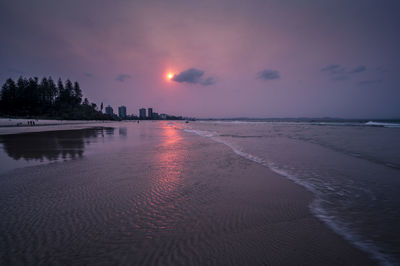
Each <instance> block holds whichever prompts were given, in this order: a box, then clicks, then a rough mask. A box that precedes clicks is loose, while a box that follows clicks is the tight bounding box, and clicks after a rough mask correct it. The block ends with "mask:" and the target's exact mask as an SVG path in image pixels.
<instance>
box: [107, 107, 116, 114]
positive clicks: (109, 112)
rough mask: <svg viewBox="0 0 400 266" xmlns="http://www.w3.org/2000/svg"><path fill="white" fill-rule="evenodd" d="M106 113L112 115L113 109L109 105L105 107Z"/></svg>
mask: <svg viewBox="0 0 400 266" xmlns="http://www.w3.org/2000/svg"><path fill="white" fill-rule="evenodd" d="M106 114H107V115H114V110H113V109H112V107H111V106H107V107H106Z"/></svg>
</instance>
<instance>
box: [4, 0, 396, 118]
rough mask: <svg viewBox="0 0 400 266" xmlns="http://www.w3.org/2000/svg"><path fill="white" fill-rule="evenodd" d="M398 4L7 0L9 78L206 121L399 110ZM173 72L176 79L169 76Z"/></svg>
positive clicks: (134, 109) (359, 0) (391, 114)
mask: <svg viewBox="0 0 400 266" xmlns="http://www.w3.org/2000/svg"><path fill="white" fill-rule="evenodd" d="M399 14H400V1H398V0H353V1H349V0H335V1H328V0H326V1H323V0H296V1H295V0H272V1H269V0H246V1H244V0H241V1H237V0H201V1H199V0H197V1H191V0H160V1H153V0H146V1H144V0H143V1H129V0H113V1H106V0H96V1H91V0H68V1H54V0H35V1H32V0H12V1H11V0H2V1H0V82H1V84H3V83H4V82H5V80H6V79H7V78H10V77H11V78H15V79H16V78H18V77H19V76H21V75H22V76H24V77H32V76H37V77H39V78H42V77H44V76H51V77H53V79H58V78H59V77H61V78H62V79H63V80H66V79H71V80H72V81H78V82H79V83H80V85H81V88H82V90H83V92H84V97H87V98H89V100H90V101H91V102H95V103H97V104H98V105H99V104H100V102H103V103H104V106H107V105H111V106H112V107H113V108H114V110H116V109H117V107H118V106H120V105H125V106H126V107H127V113H128V114H138V109H139V108H141V107H146V108H147V107H152V108H153V110H154V111H155V112H159V113H168V114H174V115H183V116H192V117H198V118H211V117H213V118H229V117H255V118H262V117H265V118H267V117H342V118H400V34H399V29H400V16H399ZM168 74H170V75H171V76H170V78H168Z"/></svg>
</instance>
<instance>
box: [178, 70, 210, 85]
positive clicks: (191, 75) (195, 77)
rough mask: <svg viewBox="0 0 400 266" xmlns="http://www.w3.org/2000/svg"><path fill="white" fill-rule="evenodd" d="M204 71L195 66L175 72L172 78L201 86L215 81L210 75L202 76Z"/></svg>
mask: <svg viewBox="0 0 400 266" xmlns="http://www.w3.org/2000/svg"><path fill="white" fill-rule="evenodd" d="M203 76H204V71H203V70H199V69H196V68H189V69H188V70H185V71H182V72H181V73H179V74H175V75H174V77H173V78H172V80H173V81H176V82H180V83H182V82H186V83H191V84H200V85H203V86H208V85H212V84H214V83H215V79H214V78H212V77H203Z"/></svg>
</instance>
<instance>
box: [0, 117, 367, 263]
mask: <svg viewBox="0 0 400 266" xmlns="http://www.w3.org/2000/svg"><path fill="white" fill-rule="evenodd" d="M157 125H158V124H157ZM148 126H149V127H155V125H150V123H148ZM148 130H149V129H146V130H145V131H143V132H146V134H148V135H151V136H152V139H151V141H145V142H143V143H142V144H140V143H139V144H137V145H136V144H135V145H132V146H130V145H126V146H124V147H123V148H119V149H114V150H111V151H110V150H105V151H104V152H102V153H97V154H94V155H90V156H84V157H83V158H79V159H75V160H70V161H65V162H54V163H50V164H47V165H39V166H33V167H26V168H22V169H16V170H13V171H11V172H8V173H5V174H2V175H1V176H0V217H2V219H0V229H1V231H2V234H1V237H0V264H2V265H12V264H78V265H80V264H96V265H97V264H107V265H108V264H122V265H126V264H129V265H265V264H271V265H293V264H296V265H371V264H375V263H374V262H373V261H371V260H370V259H369V258H368V257H367V255H366V254H365V253H363V252H361V251H359V250H358V249H356V248H355V247H353V246H351V245H350V244H349V243H347V242H346V241H345V240H344V239H342V238H341V237H340V236H338V235H336V234H335V233H333V232H332V231H330V230H329V229H328V228H327V227H326V226H325V225H324V224H323V223H322V222H320V221H319V220H317V219H316V218H315V217H313V216H312V214H311V213H310V211H309V208H308V205H309V203H310V202H311V200H312V195H311V194H310V193H309V192H307V191H305V190H304V189H303V188H301V187H300V186H298V185H296V184H294V183H292V182H291V181H288V180H287V179H285V178H283V177H281V176H279V175H277V174H275V173H273V172H272V171H270V170H269V169H267V168H266V167H263V166H261V165H259V164H257V163H255V162H251V161H249V160H246V159H244V158H242V157H240V156H238V155H236V154H235V153H233V152H232V151H231V149H229V148H228V147H226V146H224V145H223V144H218V143H215V142H213V141H212V140H209V139H204V138H200V137H198V136H195V135H193V134H190V133H185V132H182V131H180V130H177V129H174V128H173V127H171V126H168V125H166V123H163V124H162V125H161V126H160V128H157V129H154V128H153V129H151V130H152V131H150V133H149V131H148ZM43 134H45V133H43ZM141 137H143V136H142V135H141ZM128 139H129V138H128Z"/></svg>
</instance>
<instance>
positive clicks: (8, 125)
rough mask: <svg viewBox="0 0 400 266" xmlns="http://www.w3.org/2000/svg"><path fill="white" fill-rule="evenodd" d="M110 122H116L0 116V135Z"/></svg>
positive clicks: (95, 125) (65, 128)
mask: <svg viewBox="0 0 400 266" xmlns="http://www.w3.org/2000/svg"><path fill="white" fill-rule="evenodd" d="M29 121H34V122H35V125H28V122H29ZM111 123H114V124H115V123H118V122H115V121H97V120H45V119H40V120H35V119H8V118H0V135H8V134H21V133H29V132H43V131H56V130H74V129H84V128H90V127H97V126H105V125H109V124H111Z"/></svg>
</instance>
